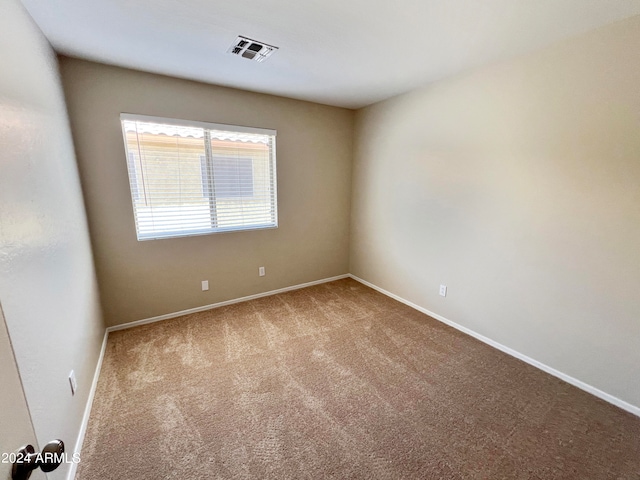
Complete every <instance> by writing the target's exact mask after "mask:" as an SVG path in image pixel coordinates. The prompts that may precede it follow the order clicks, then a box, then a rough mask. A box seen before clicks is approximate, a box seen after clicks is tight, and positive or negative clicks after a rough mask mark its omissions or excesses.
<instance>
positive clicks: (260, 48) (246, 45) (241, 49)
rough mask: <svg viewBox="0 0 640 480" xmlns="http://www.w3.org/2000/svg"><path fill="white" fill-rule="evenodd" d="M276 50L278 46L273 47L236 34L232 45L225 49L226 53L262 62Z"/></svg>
mask: <svg viewBox="0 0 640 480" xmlns="http://www.w3.org/2000/svg"><path fill="white" fill-rule="evenodd" d="M276 50H278V47H274V46H273V45H267V44H266V43H263V42H258V41H257V40H251V39H250V38H247V37H242V36H238V38H236V41H235V42H234V43H233V45H231V46H230V47H229V50H227V53H233V54H234V55H238V56H240V57H243V58H247V59H249V60H255V61H256V62H264V61H265V60H266V59H267V58H269V57H270V56H271V54H272V53H273V52H275V51H276Z"/></svg>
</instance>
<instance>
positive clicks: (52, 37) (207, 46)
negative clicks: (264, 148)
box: [22, 0, 640, 108]
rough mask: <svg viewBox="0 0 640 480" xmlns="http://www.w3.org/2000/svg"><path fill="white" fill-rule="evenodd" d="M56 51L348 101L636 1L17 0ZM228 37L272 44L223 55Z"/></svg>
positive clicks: (500, 53) (637, 10)
mask: <svg viewBox="0 0 640 480" xmlns="http://www.w3.org/2000/svg"><path fill="white" fill-rule="evenodd" d="M22 2H23V3H24V5H25V7H26V8H27V10H28V11H29V12H30V13H31V15H32V16H33V18H34V19H35V21H36V23H37V24H38V25H39V26H40V28H41V29H42V31H43V32H44V33H45V35H46V36H47V38H48V39H49V41H50V42H51V44H52V45H53V47H54V48H55V49H56V50H57V51H58V52H60V53H63V54H65V55H70V56H75V57H80V58H86V59H90V60H95V61H99V62H103V63H109V64H114V65H120V66H124V67H129V68H134V69H138V70H145V71H149V72H156V73H161V74H166V75H172V76H176V77H182V78H189V79H193V80H199V81H203V82H208V83H214V84H218V85H226V86H231V87H236V88H242V89H245V90H252V91H257V92H265V93H272V94H277V95H283V96H286V97H292V98H299V99H304V100H311V101H314V102H319V103H325V104H329V105H338V106H343V107H349V108H358V107H362V106H364V105H368V104H371V103H374V102H376V101H379V100H382V99H385V98H388V97H391V96H393V95H396V94H399V93H402V92H404V91H407V90H410V89H412V88H415V87H417V86H419V85H423V84H425V83H428V82H432V81H434V80H438V79H441V78H444V77H447V76H450V75H453V74H455V73H457V72H460V71H463V70H467V69H470V68H473V67H476V66H479V65H482V64H486V63H489V62H494V61H497V60H500V59H504V58H508V57H511V56H513V55H517V54H521V53H525V52H528V51H531V50H535V49H537V48H540V47H542V46H545V45H548V44H550V43H552V42H555V41H558V40H560V39H563V38H567V37H569V36H572V35H576V34H579V33H582V32H584V31H587V30H590V29H594V28H596V27H599V26H601V25H604V24H607V23H611V22H614V21H616V20H621V19H623V18H626V17H630V16H633V15H638V14H640V0H395V1H379V2H374V1H371V0H242V1H239V0H236V1H231V0H22ZM238 35H244V36H247V37H250V38H254V39H256V40H259V41H262V42H266V43H268V44H271V45H275V46H278V47H280V50H278V51H277V52H276V53H275V54H274V55H273V56H272V57H271V58H269V59H268V60H267V61H266V62H264V63H257V62H252V61H249V60H246V59H243V58H240V57H237V56H235V55H231V54H228V53H226V52H227V49H228V48H229V46H230V45H231V43H232V42H233V41H234V40H235V38H236V37H237V36H238Z"/></svg>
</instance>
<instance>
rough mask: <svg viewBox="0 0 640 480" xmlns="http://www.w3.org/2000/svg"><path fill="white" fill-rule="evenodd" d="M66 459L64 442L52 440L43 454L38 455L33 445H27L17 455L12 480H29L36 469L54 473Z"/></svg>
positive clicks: (45, 447)
mask: <svg viewBox="0 0 640 480" xmlns="http://www.w3.org/2000/svg"><path fill="white" fill-rule="evenodd" d="M63 459H64V442H63V441H62V440H52V441H50V442H49V443H47V444H46V445H45V446H44V448H43V449H42V452H40V453H36V451H35V449H34V448H33V445H25V446H24V447H22V448H21V449H20V450H18V452H17V454H16V461H15V462H14V463H13V467H12V469H11V478H12V480H27V479H28V478H29V477H30V476H31V472H33V471H34V470H35V469H36V468H38V467H40V470H42V471H43V472H52V471H54V470H55V469H56V468H58V467H59V466H60V464H61V463H62V461H63Z"/></svg>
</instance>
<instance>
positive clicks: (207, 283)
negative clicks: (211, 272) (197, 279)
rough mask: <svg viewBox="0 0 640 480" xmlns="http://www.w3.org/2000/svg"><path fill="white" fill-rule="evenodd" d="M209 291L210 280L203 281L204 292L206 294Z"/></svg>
mask: <svg viewBox="0 0 640 480" xmlns="http://www.w3.org/2000/svg"><path fill="white" fill-rule="evenodd" d="M207 290H209V280H202V291H203V292H206V291H207Z"/></svg>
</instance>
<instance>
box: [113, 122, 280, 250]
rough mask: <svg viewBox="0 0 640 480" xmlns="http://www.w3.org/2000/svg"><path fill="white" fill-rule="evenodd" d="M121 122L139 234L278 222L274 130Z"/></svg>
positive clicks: (201, 231) (181, 233)
mask: <svg viewBox="0 0 640 480" xmlns="http://www.w3.org/2000/svg"><path fill="white" fill-rule="evenodd" d="M121 122H122V132H123V135H124V144H125V149H126V159H127V166H128V170H129V185H130V189H131V200H132V203H133V213H134V217H135V223H136V231H137V235H138V240H150V239H156V238H167V237H178V236H188V235H202V234H207V233H215V232H226V231H234V230H249V229H258V228H274V227H277V226H278V212H277V198H276V152H275V138H276V132H275V131H274V130H265V129H258V128H250V127H239V126H238V127H235V126H230V125H217V124H210V123H202V122H189V121H184V120H173V119H166V118H156V117H146V116H141V115H129V114H122V115H121Z"/></svg>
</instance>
